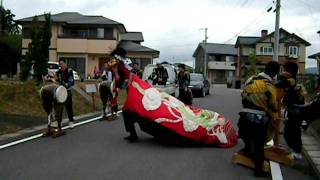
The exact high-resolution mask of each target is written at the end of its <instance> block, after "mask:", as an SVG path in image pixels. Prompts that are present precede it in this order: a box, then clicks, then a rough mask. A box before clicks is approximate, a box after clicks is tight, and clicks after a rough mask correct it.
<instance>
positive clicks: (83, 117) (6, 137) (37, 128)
mask: <svg viewBox="0 0 320 180" xmlns="http://www.w3.org/2000/svg"><path fill="white" fill-rule="evenodd" d="M100 115H101V111H96V112H93V113H87V114H83V115H80V116H75V117H74V120H75V122H81V121H84V120H86V119H90V118H93V117H98V116H100ZM68 121H69V120H68V118H65V119H63V120H62V125H63V126H65V125H67V123H68ZM45 128H47V124H43V125H40V126H34V127H30V128H26V129H22V130H20V131H17V132H15V133H10V134H4V135H1V136H0V145H1V144H5V143H8V142H10V141H13V140H16V139H19V138H21V137H23V136H29V135H32V134H36V133H37V132H40V131H42V130H44V129H45Z"/></svg>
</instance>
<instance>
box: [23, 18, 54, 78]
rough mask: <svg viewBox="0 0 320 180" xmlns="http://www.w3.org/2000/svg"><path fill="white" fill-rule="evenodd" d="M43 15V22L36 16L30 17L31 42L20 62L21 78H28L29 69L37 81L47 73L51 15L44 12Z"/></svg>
mask: <svg viewBox="0 0 320 180" xmlns="http://www.w3.org/2000/svg"><path fill="white" fill-rule="evenodd" d="M44 17H45V22H44V24H40V23H39V21H38V17H37V16H34V17H33V19H32V23H31V24H32V28H31V43H30V44H29V47H28V52H27V53H26V58H25V61H24V62H23V64H21V65H22V68H21V71H22V73H21V80H27V79H28V77H29V75H30V70H32V71H33V72H34V73H33V74H32V75H33V76H34V78H35V79H36V80H37V81H42V77H43V76H44V75H45V74H47V73H48V70H47V65H48V61H49V47H50V40H51V15H50V14H44Z"/></svg>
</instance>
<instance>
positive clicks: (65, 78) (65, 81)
mask: <svg viewBox="0 0 320 180" xmlns="http://www.w3.org/2000/svg"><path fill="white" fill-rule="evenodd" d="M59 65H60V69H59V70H58V71H57V72H56V76H57V82H58V83H59V84H60V85H62V86H64V87H65V88H66V89H67V91H68V97H67V100H66V102H65V106H66V109H67V114H68V118H69V127H70V128H73V127H74V125H73V123H74V119H73V109H72V93H71V89H72V86H73V85H74V78H73V71H72V69H71V68H68V66H67V64H66V61H65V59H64V58H60V59H59Z"/></svg>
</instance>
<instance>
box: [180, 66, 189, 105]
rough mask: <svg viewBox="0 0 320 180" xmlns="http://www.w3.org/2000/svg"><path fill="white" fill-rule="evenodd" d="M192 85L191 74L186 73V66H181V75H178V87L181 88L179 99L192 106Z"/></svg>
mask: <svg viewBox="0 0 320 180" xmlns="http://www.w3.org/2000/svg"><path fill="white" fill-rule="evenodd" d="M189 84H190V74H189V73H188V72H186V71H185V65H184V64H179V73H178V87H179V96H178V99H179V100H180V101H182V102H183V103H185V104H187V105H191V104H192V93H191V90H190V89H188V86H189Z"/></svg>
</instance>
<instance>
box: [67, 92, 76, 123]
mask: <svg viewBox="0 0 320 180" xmlns="http://www.w3.org/2000/svg"><path fill="white" fill-rule="evenodd" d="M65 106H66V109H67V114H68V118H69V121H72V122H73V121H74V119H73V108H72V93H71V91H68V97H67V100H66V102H65Z"/></svg>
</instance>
